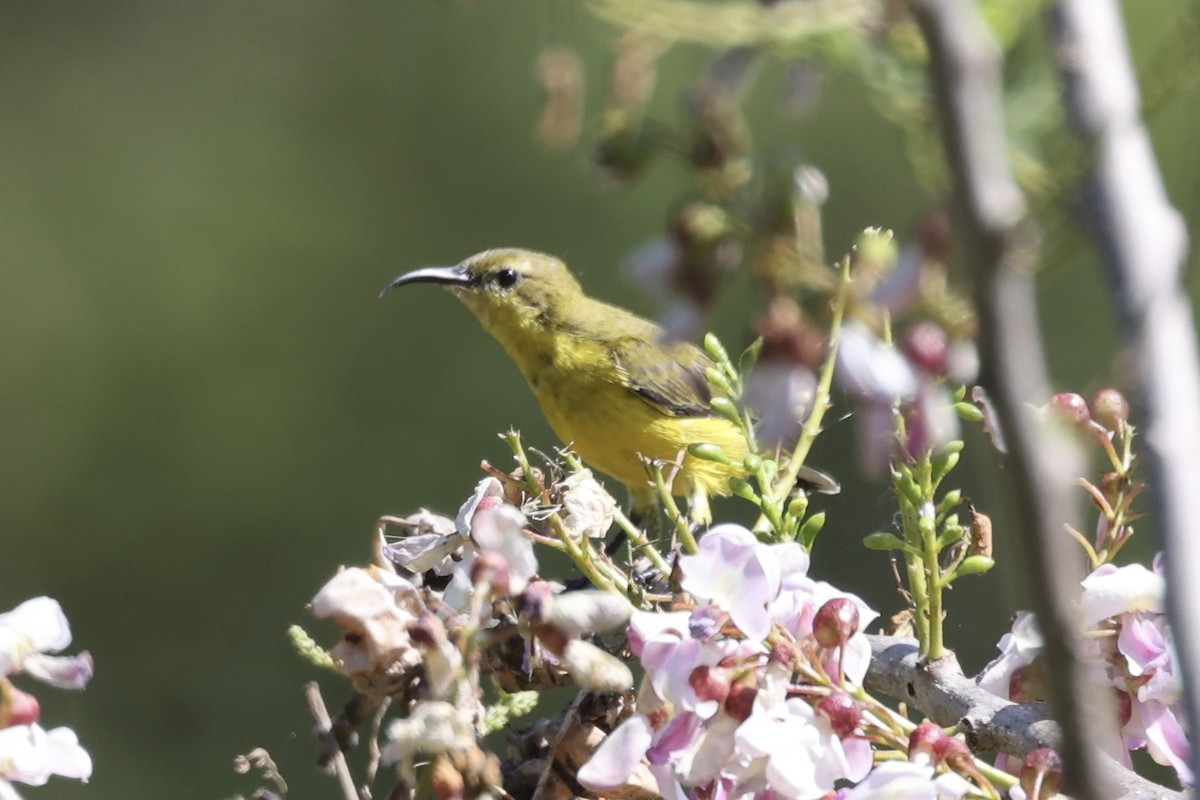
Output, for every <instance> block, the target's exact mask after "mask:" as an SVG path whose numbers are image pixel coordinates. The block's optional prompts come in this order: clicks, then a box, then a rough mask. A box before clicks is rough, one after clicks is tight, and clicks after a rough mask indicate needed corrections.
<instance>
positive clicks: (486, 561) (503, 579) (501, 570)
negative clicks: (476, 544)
mask: <svg viewBox="0 0 1200 800" xmlns="http://www.w3.org/2000/svg"><path fill="white" fill-rule="evenodd" d="M484 499H485V500H487V499H489V498H486V497H485V498H484ZM511 577H512V570H510V569H509V567H508V561H506V560H505V558H504V556H502V555H500V554H499V553H492V552H483V553H480V554H479V555H477V556H476V557H475V562H474V563H473V564H471V583H473V584H478V583H486V584H487V585H488V586H490V587H491V588H492V591H494V592H495V593H496V594H508V586H509V580H510V578H511Z"/></svg>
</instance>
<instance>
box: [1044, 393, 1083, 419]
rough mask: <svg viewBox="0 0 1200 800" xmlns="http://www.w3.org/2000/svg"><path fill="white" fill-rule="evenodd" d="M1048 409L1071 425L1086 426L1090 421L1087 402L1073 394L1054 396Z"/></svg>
mask: <svg viewBox="0 0 1200 800" xmlns="http://www.w3.org/2000/svg"><path fill="white" fill-rule="evenodd" d="M1050 407H1051V408H1052V409H1054V411H1055V412H1057V413H1058V414H1059V416H1060V417H1061V418H1062V419H1063V421H1065V422H1068V423H1070V424H1071V425H1086V424H1087V423H1088V422H1090V421H1091V419H1092V415H1091V412H1089V411H1088V405H1087V401H1086V400H1084V399H1083V398H1082V397H1080V396H1079V395H1077V394H1075V393H1074V392H1063V393H1062V394H1056V395H1054V397H1051V398H1050Z"/></svg>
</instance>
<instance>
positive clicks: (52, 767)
mask: <svg viewBox="0 0 1200 800" xmlns="http://www.w3.org/2000/svg"><path fill="white" fill-rule="evenodd" d="M52 775H61V776H63V777H64V778H76V779H78V780H81V781H86V780H87V779H88V778H90V777H91V776H92V759H91V756H89V755H88V753H87V751H86V750H84V749H83V748H82V747H80V746H79V737H77V736H76V735H75V731H73V730H71V729H70V728H55V729H53V730H50V731H46V730H43V729H42V728H41V727H40V726H38V725H13V726H11V727H8V728H0V786H3V785H4V783H5V782H6V781H20V782H21V783H27V784H29V785H30V786H41V785H43V784H45V783H46V782H47V781H48V780H50V777H51V776H52Z"/></svg>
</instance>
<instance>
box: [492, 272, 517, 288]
mask: <svg viewBox="0 0 1200 800" xmlns="http://www.w3.org/2000/svg"><path fill="white" fill-rule="evenodd" d="M520 279H521V273H519V272H517V271H516V270H515V269H513V268H512V267H505V268H504V269H502V270H500V271H499V272H497V273H496V285H497V286H499V287H500V288H501V289H511V288H512V287H514V286H516V285H517V281H519V280H520Z"/></svg>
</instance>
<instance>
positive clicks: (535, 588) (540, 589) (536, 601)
mask: <svg viewBox="0 0 1200 800" xmlns="http://www.w3.org/2000/svg"><path fill="white" fill-rule="evenodd" d="M553 602H554V589H553V588H552V587H551V586H550V584H548V583H546V582H545V581H534V582H533V583H531V584H529V586H528V588H526V589H525V591H524V592H522V593H521V597H520V603H519V605H520V609H521V613H523V614H525V615H526V616H527V617H529V620H530V621H531V622H535V623H540V622H542V621H544V620H545V618H546V615H547V614H548V613H549V608H550V604H551V603H553Z"/></svg>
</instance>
